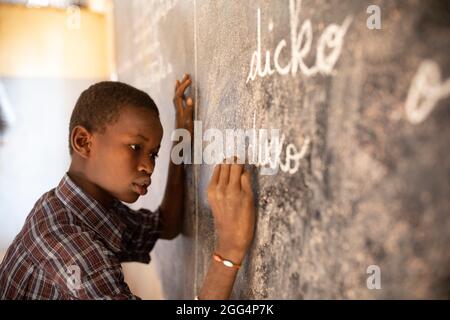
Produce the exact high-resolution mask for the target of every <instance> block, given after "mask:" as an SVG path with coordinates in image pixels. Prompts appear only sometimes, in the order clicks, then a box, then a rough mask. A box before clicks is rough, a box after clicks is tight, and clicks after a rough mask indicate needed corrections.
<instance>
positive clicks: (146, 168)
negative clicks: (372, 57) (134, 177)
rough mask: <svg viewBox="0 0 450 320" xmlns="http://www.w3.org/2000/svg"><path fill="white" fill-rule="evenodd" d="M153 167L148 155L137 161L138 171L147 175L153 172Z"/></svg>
mask: <svg viewBox="0 0 450 320" xmlns="http://www.w3.org/2000/svg"><path fill="white" fill-rule="evenodd" d="M154 168H155V164H154V163H153V161H152V160H151V159H149V158H148V157H143V159H141V161H140V162H139V166H138V171H139V172H145V173H146V174H148V175H151V174H152V173H153V169H154Z"/></svg>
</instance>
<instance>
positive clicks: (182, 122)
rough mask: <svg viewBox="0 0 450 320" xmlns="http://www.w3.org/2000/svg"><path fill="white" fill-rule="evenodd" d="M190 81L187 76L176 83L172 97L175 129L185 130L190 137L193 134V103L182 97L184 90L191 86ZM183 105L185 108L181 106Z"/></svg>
mask: <svg viewBox="0 0 450 320" xmlns="http://www.w3.org/2000/svg"><path fill="white" fill-rule="evenodd" d="M191 83H192V81H191V78H190V76H189V75H188V74H185V75H184V78H183V80H181V82H180V81H178V80H177V81H176V84H175V95H174V97H173V104H174V106H175V112H176V124H175V125H176V129H186V130H188V131H189V133H190V134H191V137H192V135H193V132H194V125H193V118H192V116H193V110H194V101H193V100H192V98H190V97H188V98H186V96H185V95H184V93H185V91H186V89H187V88H188V87H189V86H190V85H191ZM183 104H184V105H185V106H183Z"/></svg>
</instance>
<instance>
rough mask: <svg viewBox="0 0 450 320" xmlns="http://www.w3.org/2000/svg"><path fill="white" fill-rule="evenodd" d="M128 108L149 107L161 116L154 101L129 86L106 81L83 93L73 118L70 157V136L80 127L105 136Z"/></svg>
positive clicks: (71, 119) (70, 126)
mask: <svg viewBox="0 0 450 320" xmlns="http://www.w3.org/2000/svg"><path fill="white" fill-rule="evenodd" d="M126 106H133V107H138V108H145V109H148V110H151V111H153V112H155V114H156V116H157V117H159V111H158V108H157V106H156V104H155V102H154V101H153V99H152V98H151V97H150V96H149V95H148V94H147V93H145V92H144V91H141V90H139V89H136V88H134V87H132V86H130V85H128V84H126V83H122V82H117V81H102V82H99V83H96V84H94V85H92V86H90V87H89V88H88V89H86V90H85V91H83V92H82V93H81V95H80V97H79V98H78V100H77V103H76V104H75V108H74V109H73V111H72V116H71V117H70V125H69V151H70V154H71V155H72V153H73V148H72V144H71V142H70V136H71V134H72V130H73V129H74V128H75V127H76V126H83V127H84V128H86V130H88V131H89V132H91V133H93V132H100V133H102V132H104V131H105V130H106V127H107V126H108V125H109V124H112V123H114V122H116V121H117V120H118V119H119V113H120V110H121V109H122V108H124V107H126Z"/></svg>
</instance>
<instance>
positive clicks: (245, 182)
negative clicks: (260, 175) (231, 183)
mask: <svg viewBox="0 0 450 320" xmlns="http://www.w3.org/2000/svg"><path fill="white" fill-rule="evenodd" d="M241 186H242V190H244V192H245V193H247V194H250V195H251V194H253V191H252V183H251V179H250V172H248V171H246V170H245V171H244V173H243V174H242V175H241Z"/></svg>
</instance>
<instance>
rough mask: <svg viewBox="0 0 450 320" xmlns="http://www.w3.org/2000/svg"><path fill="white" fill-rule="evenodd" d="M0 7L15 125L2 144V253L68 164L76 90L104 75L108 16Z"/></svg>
mask: <svg viewBox="0 0 450 320" xmlns="http://www.w3.org/2000/svg"><path fill="white" fill-rule="evenodd" d="M67 19H68V16H67V12H66V11H65V10H61V9H52V8H27V7H25V6H19V5H10V4H0V48H1V50H0V83H1V85H2V86H3V88H4V91H5V94H6V95H7V98H8V100H9V102H10V105H11V111H12V114H13V118H14V122H13V123H10V124H9V127H8V130H7V132H6V133H5V135H4V136H3V137H2V140H3V141H2V142H3V143H2V145H1V148H0V204H1V206H0V251H1V250H5V249H6V248H7V247H8V246H9V244H10V243H11V242H12V240H13V238H14V236H15V235H16V234H17V233H18V232H19V231H20V229H21V228H22V226H23V223H24V222H25V218H26V216H27V215H28V213H29V212H30V210H31V209H32V208H33V206H34V203H35V202H36V200H37V199H38V198H39V197H40V196H41V195H42V194H43V193H44V192H46V191H48V190H50V189H52V188H54V187H55V186H56V185H57V184H58V183H59V181H60V179H61V178H62V176H63V175H64V173H65V172H66V171H67V169H68V167H69V161H70V157H69V152H68V145H67V143H68V134H69V132H68V127H69V118H70V115H71V112H72V109H73V107H74V105H75V102H76V100H77V98H78V96H79V95H80V93H81V92H82V91H83V90H85V89H86V88H87V87H88V86H89V85H91V84H93V83H95V82H97V81H99V80H104V79H107V78H109V75H110V72H111V70H110V63H109V62H108V54H107V31H106V24H105V18H104V16H103V15H100V14H93V13H90V12H87V11H85V10H81V12H80V22H81V24H80V28H78V29H69V28H68V24H67Z"/></svg>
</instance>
